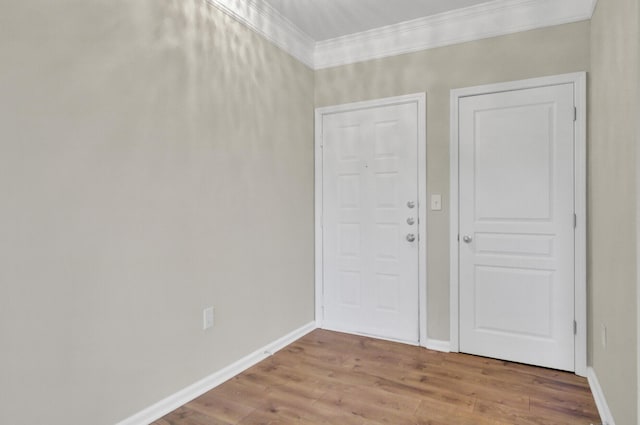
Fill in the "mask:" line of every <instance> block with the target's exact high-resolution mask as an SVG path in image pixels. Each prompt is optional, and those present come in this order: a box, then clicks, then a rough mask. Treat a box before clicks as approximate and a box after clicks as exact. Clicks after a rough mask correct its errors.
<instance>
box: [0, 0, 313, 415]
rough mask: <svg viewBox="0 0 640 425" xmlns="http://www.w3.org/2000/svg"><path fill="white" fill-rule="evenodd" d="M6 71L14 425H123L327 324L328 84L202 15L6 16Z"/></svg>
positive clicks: (154, 5) (3, 159)
mask: <svg viewBox="0 0 640 425" xmlns="http://www.w3.org/2000/svg"><path fill="white" fill-rule="evenodd" d="M0 58H1V59H0V60H1V62H2V65H0V99H1V100H0V194H2V195H1V198H0V204H1V205H0V423H2V424H12V425H39V424H48V425H70V424H73V425H75V424H77V425H80V424H82V425H86V424H95V425H107V424H113V423H115V422H117V421H119V420H122V419H124V418H126V417H128V416H130V415H132V414H134V413H136V412H138V411H140V410H142V409H143V408H145V407H148V406H149V405H151V404H153V403H155V402H157V401H159V400H160V399H162V398H164V397H166V396H168V395H171V394H173V393H175V392H176V391H178V390H180V389H182V388H184V387H186V386H188V385H190V384H192V383H194V382H195V381H197V380H200V379H202V378H204V377H205V376H207V375H209V374H211V373H213V372H215V371H216V370H218V369H220V368H222V367H224V366H226V365H228V364H230V363H232V362H234V361H236V360H238V359H239V358H241V357H243V356H245V355H247V354H249V353H251V352H252V351H254V350H256V349H258V348H259V347H261V346H263V345H264V344H266V343H268V342H271V341H273V340H275V339H276V338H278V337H281V336H282V335H285V334H286V333H288V332H290V331H292V330H294V329H296V328H298V327H300V326H302V325H304V324H307V323H308V322H310V321H311V320H313V89H314V87H313V71H311V70H309V69H308V68H306V67H305V66H303V65H302V64H300V63H299V62H297V61H296V60H294V59H292V58H291V57H290V56H288V55H287V54H285V53H283V52H282V51H280V50H279V49H277V48H276V47H274V46H273V45H271V44H270V43H268V42H266V41H265V40H264V39H262V38H261V37H259V36H257V35H256V34H254V33H253V32H251V31H249V30H248V29H246V28H245V27H243V26H242V25H240V24H238V23H236V22H235V21H233V20H231V19H230V18H228V17H226V16H225V15H223V14H222V13H221V12H219V11H218V10H217V9H215V8H213V7H211V6H208V5H207V4H206V3H205V2H204V1H199V0H138V1H130V0H92V1H89V2H88V1H82V0H56V1H50V0H33V1H24V2H21V1H17V2H13V1H12V2H9V1H4V2H0ZM207 305H214V306H215V308H216V317H215V320H216V326H215V328H214V329H213V330H211V331H208V332H203V331H202V309H203V307H205V306H207Z"/></svg>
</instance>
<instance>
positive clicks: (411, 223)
mask: <svg viewBox="0 0 640 425" xmlns="http://www.w3.org/2000/svg"><path fill="white" fill-rule="evenodd" d="M407 224H408V225H409V226H413V225H414V224H416V220H415V219H414V218H413V217H409V218H407Z"/></svg>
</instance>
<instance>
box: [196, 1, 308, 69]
mask: <svg viewBox="0 0 640 425" xmlns="http://www.w3.org/2000/svg"><path fill="white" fill-rule="evenodd" d="M206 1H207V2H209V3H210V4H212V5H213V6H215V7H217V8H218V9H220V10H221V11H223V12H224V13H226V14H227V15H229V16H231V17H232V18H234V19H235V20H237V21H239V22H241V23H242V24H244V25H246V26H247V27H249V28H250V29H252V30H253V31H255V32H257V33H258V34H260V35H262V36H263V37H265V38H266V39H267V40H269V41H271V42H272V43H273V44H275V45H276V46H278V47H280V48H281V49H282V50H284V51H285V52H287V53H289V54H290V55H291V56H293V57H295V58H296V59H298V60H299V61H300V62H302V63H304V64H305V65H307V66H308V67H310V68H313V67H314V63H313V55H314V50H315V40H313V39H312V38H311V37H309V36H308V35H307V34H306V33H304V32H303V31H301V30H300V29H299V28H298V27H297V26H295V25H294V24H293V23H292V22H291V21H289V20H288V19H287V18H285V17H284V16H282V14H281V13H280V12H278V11H277V10H276V9H274V8H273V7H272V6H270V5H269V4H268V3H267V2H265V1H256V0H206Z"/></svg>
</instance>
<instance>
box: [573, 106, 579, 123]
mask: <svg viewBox="0 0 640 425" xmlns="http://www.w3.org/2000/svg"><path fill="white" fill-rule="evenodd" d="M573 120H574V121H578V108H576V107H575V106H574V107H573Z"/></svg>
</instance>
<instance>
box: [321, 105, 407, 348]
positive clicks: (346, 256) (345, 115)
mask: <svg viewBox="0 0 640 425" xmlns="http://www.w3.org/2000/svg"><path fill="white" fill-rule="evenodd" d="M417 125H418V122H417V105H416V104H415V103H410V104H400V105H391V106H381V107H377V108H368V109H360V110H354V111H348V112H340V113H335V114H330V115H325V116H324V117H323V123H322V126H323V138H322V139H323V249H324V251H323V260H324V261H323V265H324V271H323V272H324V273H323V274H324V286H323V288H324V294H323V298H324V299H323V306H324V323H323V326H324V327H326V328H330V329H335V330H341V331H346V332H356V333H363V334H369V335H373V336H379V337H383V338H390V339H396V340H401V341H407V342H412V343H417V342H418V338H419V335H418V241H417V239H416V240H415V241H413V242H409V241H408V240H407V239H406V236H407V234H409V233H412V234H415V235H417V234H418V228H417V225H418V224H417V217H418V211H417V206H416V207H414V208H409V207H408V206H407V202H409V201H412V202H415V203H416V205H417V190H418V188H417V173H418V171H417V146H418V129H417ZM408 217H414V218H415V219H416V222H415V223H414V224H412V225H411V224H408V223H407V218H408Z"/></svg>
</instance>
